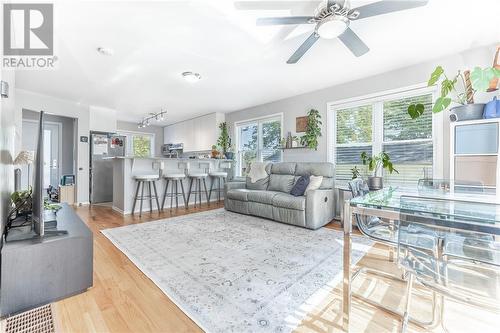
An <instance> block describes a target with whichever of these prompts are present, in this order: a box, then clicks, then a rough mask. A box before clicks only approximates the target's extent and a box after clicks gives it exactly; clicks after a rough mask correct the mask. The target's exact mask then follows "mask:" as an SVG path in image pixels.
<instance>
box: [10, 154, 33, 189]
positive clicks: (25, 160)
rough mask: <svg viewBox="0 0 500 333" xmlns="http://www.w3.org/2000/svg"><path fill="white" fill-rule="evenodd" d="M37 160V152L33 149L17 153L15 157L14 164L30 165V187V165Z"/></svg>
mask: <svg viewBox="0 0 500 333" xmlns="http://www.w3.org/2000/svg"><path fill="white" fill-rule="evenodd" d="M34 161H35V152H34V151H31V150H22V151H20V152H19V154H17V156H16V158H15V159H14V162H13V163H14V165H27V166H28V187H30V185H31V184H30V180H31V178H30V176H31V175H30V166H31V164H33V162H34Z"/></svg>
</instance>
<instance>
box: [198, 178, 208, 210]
mask: <svg viewBox="0 0 500 333" xmlns="http://www.w3.org/2000/svg"><path fill="white" fill-rule="evenodd" d="M203 187H204V188H205V198H206V199H207V204H208V205H209V206H210V200H209V199H210V198H209V196H208V191H207V182H206V181H205V178H203ZM200 201H201V194H200Z"/></svg>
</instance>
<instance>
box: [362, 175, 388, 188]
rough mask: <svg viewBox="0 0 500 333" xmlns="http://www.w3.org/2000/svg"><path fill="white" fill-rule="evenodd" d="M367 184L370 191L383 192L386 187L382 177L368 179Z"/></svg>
mask: <svg viewBox="0 0 500 333" xmlns="http://www.w3.org/2000/svg"><path fill="white" fill-rule="evenodd" d="M366 184H367V185H368V188H369V189H370V191H376V190H381V189H382V188H383V187H384V181H383V179H382V177H375V176H372V177H368V180H367V181H366Z"/></svg>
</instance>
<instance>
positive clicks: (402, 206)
mask: <svg viewBox="0 0 500 333" xmlns="http://www.w3.org/2000/svg"><path fill="white" fill-rule="evenodd" d="M350 205H351V206H354V207H364V208H374V209H384V210H394V211H397V212H399V213H400V214H403V213H405V214H412V215H422V216H432V218H433V219H435V220H440V221H445V223H446V222H448V223H449V225H450V227H457V228H458V229H463V228H464V227H465V229H469V227H471V228H472V229H474V230H478V226H479V229H481V231H483V232H486V233H493V234H500V198H498V197H497V196H494V195H489V194H482V193H464V192H457V193H454V192H450V191H442V190H435V189H423V190H422V189H416V188H402V187H387V188H385V189H382V190H379V191H374V192H370V193H368V194H366V195H365V196H362V197H357V198H354V199H351V201H350ZM445 225H446V224H445ZM478 231H479V230H478Z"/></svg>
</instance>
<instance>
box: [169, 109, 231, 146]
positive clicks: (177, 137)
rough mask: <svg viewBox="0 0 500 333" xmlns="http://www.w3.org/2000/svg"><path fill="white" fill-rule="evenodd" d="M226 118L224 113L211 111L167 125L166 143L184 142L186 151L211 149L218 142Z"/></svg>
mask: <svg viewBox="0 0 500 333" xmlns="http://www.w3.org/2000/svg"><path fill="white" fill-rule="evenodd" d="M224 118H225V117H224V114H223V113H210V114H207V115H205V116H201V117H197V118H194V119H190V120H186V121H182V122H179V123H176V124H173V125H169V126H166V127H165V128H164V143H183V144H184V151H185V152H190V151H202V150H210V149H211V148H212V145H214V144H216V143H217V138H218V137H219V124H220V123H221V122H223V121H224Z"/></svg>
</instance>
